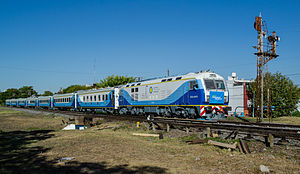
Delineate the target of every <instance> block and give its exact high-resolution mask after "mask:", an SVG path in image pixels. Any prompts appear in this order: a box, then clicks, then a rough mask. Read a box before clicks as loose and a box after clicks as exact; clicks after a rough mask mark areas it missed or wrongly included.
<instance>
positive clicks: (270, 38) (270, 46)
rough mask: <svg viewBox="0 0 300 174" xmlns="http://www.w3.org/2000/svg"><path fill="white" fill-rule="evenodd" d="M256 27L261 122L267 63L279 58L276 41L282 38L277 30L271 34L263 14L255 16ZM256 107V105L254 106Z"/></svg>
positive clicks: (257, 89) (258, 112)
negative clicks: (265, 46) (264, 47)
mask: <svg viewBox="0 0 300 174" xmlns="http://www.w3.org/2000/svg"><path fill="white" fill-rule="evenodd" d="M254 28H255V30H256V31H257V34H258V36H257V46H254V48H256V49H257V53H254V54H255V55H257V76H256V81H257V87H256V91H255V95H256V106H257V109H256V115H257V121H258V122H261V121H262V120H263V113H264V68H267V63H268V62H269V61H270V60H272V59H275V58H277V57H278V56H279V55H277V53H276V43H277V42H278V41H280V38H279V37H278V36H276V33H275V31H273V32H272V35H269V32H268V28H267V25H266V22H265V21H263V20H262V17H261V14H260V15H259V17H257V16H256V17H255V23H254ZM264 38H266V40H267V49H266V51H264V49H263V43H264ZM267 92H268V101H267V103H268V106H267V110H268V117H269V107H270V106H269V103H270V100H269V92H270V91H269V89H267ZM253 107H255V106H253Z"/></svg>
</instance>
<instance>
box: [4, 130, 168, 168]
mask: <svg viewBox="0 0 300 174" xmlns="http://www.w3.org/2000/svg"><path fill="white" fill-rule="evenodd" d="M51 132H52V130H37V131H12V132H0V173H1V174H2V173H55V174H56V173H62V174H63V173H167V169H165V168H160V167H152V166H133V167H129V166H128V165H119V166H112V167H111V166H109V165H108V164H107V163H105V162H102V163H81V162H78V161H72V162H69V163H66V164H65V165H58V164H57V161H47V160H46V158H45V157H43V156H41V155H39V154H40V153H45V152H47V151H48V150H50V149H49V148H43V147H41V146H34V147H32V146H30V144H31V143H33V142H36V141H41V140H45V139H47V138H51V137H52V136H54V135H53V134H51Z"/></svg>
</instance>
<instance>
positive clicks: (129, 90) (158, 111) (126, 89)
mask: <svg viewBox="0 0 300 174" xmlns="http://www.w3.org/2000/svg"><path fill="white" fill-rule="evenodd" d="M5 103H6V106H13V107H24V108H43V109H59V110H74V111H79V112H90V111H94V112H101V113H107V114H120V115H135V116H137V115H144V116H163V117H180V118H189V119H206V120H210V119H224V118H226V117H227V115H228V110H230V107H229V106H228V103H229V94H228V88H227V85H226V83H225V80H224V78H223V77H222V76H220V75H218V74H216V73H214V72H210V71H206V72H202V71H201V72H195V73H188V74H184V75H180V76H172V77H164V78H154V79H148V80H142V81H137V82H132V83H128V84H125V85H120V86H115V87H107V88H101V89H91V90H81V91H76V92H74V93H67V94H56V95H53V96H39V97H30V98H19V99H8V100H6V102H5Z"/></svg>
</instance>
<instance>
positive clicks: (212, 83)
mask: <svg viewBox="0 0 300 174" xmlns="http://www.w3.org/2000/svg"><path fill="white" fill-rule="evenodd" d="M204 83H205V86H206V89H225V84H224V81H223V80H211V79H204Z"/></svg>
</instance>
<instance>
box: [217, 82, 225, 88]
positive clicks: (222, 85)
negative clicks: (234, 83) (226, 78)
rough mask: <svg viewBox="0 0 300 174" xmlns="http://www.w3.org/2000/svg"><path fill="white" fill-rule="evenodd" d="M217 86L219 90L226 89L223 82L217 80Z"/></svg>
mask: <svg viewBox="0 0 300 174" xmlns="http://www.w3.org/2000/svg"><path fill="white" fill-rule="evenodd" d="M215 84H216V87H217V89H225V85H224V82H223V80H215Z"/></svg>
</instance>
